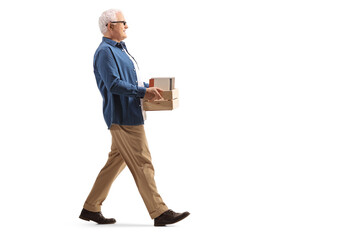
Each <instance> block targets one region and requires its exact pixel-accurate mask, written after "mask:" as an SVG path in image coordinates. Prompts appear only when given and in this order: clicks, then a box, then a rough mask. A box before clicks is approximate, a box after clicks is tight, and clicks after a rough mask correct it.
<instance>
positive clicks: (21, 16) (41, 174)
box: [0, 0, 360, 240]
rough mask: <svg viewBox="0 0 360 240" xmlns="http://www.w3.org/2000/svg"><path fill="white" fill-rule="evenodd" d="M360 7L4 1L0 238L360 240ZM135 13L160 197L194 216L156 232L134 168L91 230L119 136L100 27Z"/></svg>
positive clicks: (132, 30) (132, 31)
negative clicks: (110, 121)
mask: <svg viewBox="0 0 360 240" xmlns="http://www.w3.org/2000/svg"><path fill="white" fill-rule="evenodd" d="M357 3H358V1H347V0H342V1H335V0H334V1H320V0H311V1H308V0H302V1H285V0H284V1H280V0H275V1H265V0H252V1H250V0H249V1H230V0H222V1H211V0H210V1H195V0H192V1H187V0H186V1H185V0H182V1H160V0H156V1H145V0H144V1H136V0H131V1H130V0H129V1H128V0H124V1H106V0H102V1H74V0H72V1H70V0H62V1H36V0H34V1H25V0H21V1H2V2H1V4H0V27H1V32H2V34H1V35H2V37H1V40H0V41H1V44H0V61H1V62H0V66H1V71H0V78H1V87H0V105H1V108H0V109H1V120H0V121H1V124H0V140H1V151H0V160H1V162H0V171H1V174H0V184H1V188H0V190H1V192H0V196H1V197H0V206H1V211H0V212H1V214H0V226H1V231H0V235H1V239H144V238H146V239H184V238H187V239H206V238H209V237H213V238H214V239H220V238H221V239H276V240H279V239H287V240H288V239H317V240H318V239H348V240H349V239H359V237H360V232H359V224H360V220H359V216H360V207H359V206H360V204H359V202H360V194H359V182H360V175H359V172H360V169H359V160H360V152H359V144H360V137H359V136H360V135H359V134H360V127H359V125H360V124H359V122H360V114H359V103H360V95H359V90H360V87H359V86H360V84H359V80H360V78H359V77H360V74H359V64H360V47H359V46H360V44H359V42H360V34H359V29H360V26H359V25H360V24H359V23H360V15H359V12H360V8H359V6H358V4H357ZM109 8H120V9H122V10H123V12H124V15H125V18H126V20H127V21H128V25H129V29H128V31H127V34H128V38H127V39H126V44H127V46H128V49H129V51H130V53H131V54H132V55H133V56H134V57H135V58H136V59H137V61H138V63H139V66H140V69H141V71H142V74H143V76H144V77H145V78H146V79H149V78H151V77H158V76H175V77H176V86H177V88H178V89H179V90H180V108H179V109H177V110H174V111H171V112H170V111H166V112H151V113H149V114H148V120H147V121H146V124H145V127H146V133H147V137H148V141H149V145H150V150H151V153H152V157H153V163H154V166H155V172H156V178H155V179H156V182H157V185H158V189H159V192H160V194H161V195H162V197H163V199H164V200H165V202H166V203H167V205H168V206H169V207H170V208H172V209H173V210H175V211H186V210H187V211H190V212H191V215H190V216H189V218H187V219H186V220H184V221H182V222H180V223H178V224H176V225H173V226H169V227H166V228H154V227H152V224H153V222H152V220H151V219H150V217H149V215H148V213H147V211H146V208H145V206H144V204H143V202H142V199H141V197H140V194H139V193H138V191H137V188H136V186H135V183H134V181H133V178H132V176H131V174H130V172H129V170H128V169H125V170H124V171H123V173H122V174H121V175H120V176H119V177H118V179H117V180H116V182H115V183H114V184H113V187H112V189H111V192H110V194H109V196H108V199H107V200H106V201H105V202H104V205H103V209H102V211H103V213H104V215H105V216H107V217H115V218H116V219H117V223H116V224H115V225H112V226H100V225H96V224H93V223H88V222H84V221H81V220H80V219H78V215H79V214H80V211H81V208H82V205H83V202H84V201H85V199H86V197H87V194H88V193H89V191H90V189H91V187H92V184H93V182H94V180H95V178H96V176H97V174H98V172H99V171H100V169H101V167H102V166H103V165H104V164H105V162H106V160H107V154H108V152H109V150H110V142H111V139H110V133H109V132H108V130H107V128H106V125H105V122H104V120H103V116H102V106H101V104H102V100H101V95H100V93H99V92H98V89H97V86H96V82H95V78H94V75H93V68H92V60H93V54H94V52H95V50H96V48H97V46H98V44H99V43H100V41H101V34H100V31H99V29H98V23H97V21H98V17H99V16H100V14H101V13H102V11H104V10H106V9H109Z"/></svg>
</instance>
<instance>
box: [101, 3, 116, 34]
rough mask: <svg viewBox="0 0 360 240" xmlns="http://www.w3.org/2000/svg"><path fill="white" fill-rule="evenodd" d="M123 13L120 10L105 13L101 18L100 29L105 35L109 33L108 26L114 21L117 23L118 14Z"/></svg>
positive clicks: (110, 10)
mask: <svg viewBox="0 0 360 240" xmlns="http://www.w3.org/2000/svg"><path fill="white" fill-rule="evenodd" d="M117 13H121V11H120V10H119V9H109V10H106V11H104V12H103V13H102V14H101V16H100V17H99V27H100V31H101V33H102V34H105V33H106V31H107V27H106V24H108V23H109V22H112V21H116V20H117V19H116V14H117Z"/></svg>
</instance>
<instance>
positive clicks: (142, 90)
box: [136, 87, 146, 98]
mask: <svg viewBox="0 0 360 240" xmlns="http://www.w3.org/2000/svg"><path fill="white" fill-rule="evenodd" d="M145 93H146V88H145V87H138V93H137V95H136V97H139V98H144V96H145Z"/></svg>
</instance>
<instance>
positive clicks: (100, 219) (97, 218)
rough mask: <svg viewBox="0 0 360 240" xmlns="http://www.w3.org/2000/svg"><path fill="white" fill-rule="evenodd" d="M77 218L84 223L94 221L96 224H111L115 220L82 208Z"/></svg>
mask: <svg viewBox="0 0 360 240" xmlns="http://www.w3.org/2000/svg"><path fill="white" fill-rule="evenodd" d="M79 218H81V219H83V220H85V221H90V220H91V221H94V222H96V223H98V224H112V223H116V220H115V219H114V218H105V217H104V216H103V215H102V213H101V212H90V211H88V210H86V209H85V208H83V210H82V211H81V214H80V216H79Z"/></svg>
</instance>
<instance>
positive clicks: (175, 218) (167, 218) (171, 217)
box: [154, 209, 190, 227]
mask: <svg viewBox="0 0 360 240" xmlns="http://www.w3.org/2000/svg"><path fill="white" fill-rule="evenodd" d="M189 215H190V213H189V212H183V213H176V212H174V211H173V210H171V209H169V210H167V211H166V212H164V213H163V214H161V215H160V216H159V217H157V218H155V219H154V226H157V227H158V226H165V225H167V224H173V223H176V222H179V221H181V220H183V219H184V218H186V217H187V216H189Z"/></svg>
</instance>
